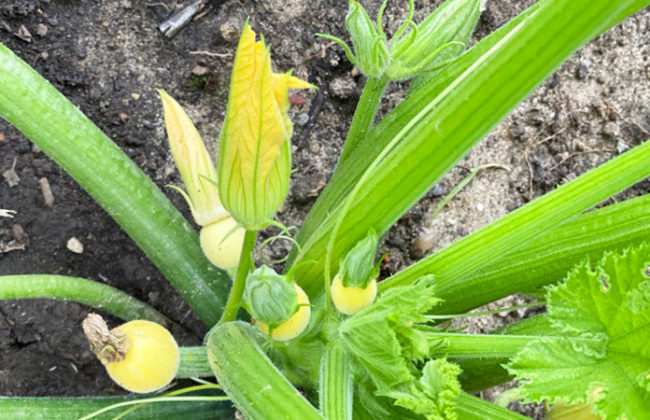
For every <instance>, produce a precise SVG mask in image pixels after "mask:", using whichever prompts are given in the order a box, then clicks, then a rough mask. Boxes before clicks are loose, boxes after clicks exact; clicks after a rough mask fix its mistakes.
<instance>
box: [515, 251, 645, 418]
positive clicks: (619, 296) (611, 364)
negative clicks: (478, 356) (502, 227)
mask: <svg viewBox="0 0 650 420" xmlns="http://www.w3.org/2000/svg"><path fill="white" fill-rule="evenodd" d="M649 269H650V245H648V244H643V245H641V246H640V247H636V248H629V249H627V250H625V251H623V252H622V253H606V254H605V255H604V257H603V258H602V260H601V261H600V262H599V263H598V264H597V265H596V266H595V267H592V265H591V264H590V263H589V262H588V261H587V262H585V263H583V264H580V265H578V266H577V267H576V268H575V269H574V270H573V271H571V272H570V273H569V275H568V276H567V279H566V281H565V282H564V283H562V284H560V285H558V286H553V287H550V288H549V291H548V295H547V301H548V316H549V317H550V320H551V322H552V324H553V331H552V332H553V334H554V335H556V337H553V338H552V339H551V338H548V339H546V338H541V339H538V340H535V341H533V342H532V343H530V344H529V345H527V346H526V347H524V349H523V350H522V351H521V352H519V353H518V354H517V355H516V356H515V357H514V359H513V360H512V361H511V363H510V364H509V365H508V369H509V370H510V371H511V372H512V373H514V374H515V375H516V377H517V379H520V380H522V381H523V382H522V384H521V387H520V389H519V394H520V395H521V396H523V397H525V398H526V400H531V401H542V400H547V401H549V402H551V403H556V402H558V403H563V404H585V403H588V404H591V406H592V409H593V410H594V412H595V413H596V414H598V415H600V416H602V417H605V418H608V419H609V418H611V419H614V418H626V419H629V420H633V419H644V418H647V413H650V386H649V384H650V363H649V361H650V342H649V341H648V337H650V277H649V274H650V272H649V271H648V270H649Z"/></svg>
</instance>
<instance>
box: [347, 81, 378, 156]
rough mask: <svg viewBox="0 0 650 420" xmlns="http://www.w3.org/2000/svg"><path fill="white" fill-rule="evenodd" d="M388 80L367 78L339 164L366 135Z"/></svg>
mask: <svg viewBox="0 0 650 420" xmlns="http://www.w3.org/2000/svg"><path fill="white" fill-rule="evenodd" d="M389 82H390V80H389V79H388V78H385V77H382V78H378V79H375V78H369V79H368V80H367V81H366V85H365V86H364V87H363V92H362V93H361V97H360V98H359V103H358V104H357V109H356V111H355V112H354V117H353V118H352V123H351V124H350V130H349V131H348V135H347V137H346V138H345V143H344V145H343V150H342V151H341V156H340V157H339V164H340V163H341V162H343V161H344V160H345V159H346V158H347V156H348V154H349V153H350V151H351V150H352V149H354V147H355V146H356V145H357V143H358V142H359V141H360V140H362V139H363V138H365V137H366V133H367V132H368V130H370V129H371V128H372V126H373V123H374V121H375V115H377V109H379V104H380V103H381V98H382V96H383V95H384V91H385V90H386V87H387V86H388V83H389Z"/></svg>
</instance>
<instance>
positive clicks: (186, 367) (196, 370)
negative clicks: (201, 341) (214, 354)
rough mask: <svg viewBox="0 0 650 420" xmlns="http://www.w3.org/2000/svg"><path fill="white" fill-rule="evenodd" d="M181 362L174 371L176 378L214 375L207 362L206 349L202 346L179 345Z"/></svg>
mask: <svg viewBox="0 0 650 420" xmlns="http://www.w3.org/2000/svg"><path fill="white" fill-rule="evenodd" d="M179 350H180V352H181V364H180V366H179V367H178V372H176V377H177V378H194V377H196V378H206V377H214V373H212V369H211V368H210V364H209V363H208V350H207V349H206V348H205V347H204V346H196V347H180V349H179Z"/></svg>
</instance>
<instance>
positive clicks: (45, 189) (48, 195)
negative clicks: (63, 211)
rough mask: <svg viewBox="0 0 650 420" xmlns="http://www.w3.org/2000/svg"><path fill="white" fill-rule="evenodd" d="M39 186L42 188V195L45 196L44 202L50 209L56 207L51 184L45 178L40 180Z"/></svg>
mask: <svg viewBox="0 0 650 420" xmlns="http://www.w3.org/2000/svg"><path fill="white" fill-rule="evenodd" d="M38 185H40V186H41V194H43V201H44V202H45V205H46V206H48V207H52V206H53V205H54V194H52V188H50V182H49V181H48V180H47V178H45V177H43V178H41V179H39V180H38Z"/></svg>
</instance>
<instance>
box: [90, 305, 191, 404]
mask: <svg viewBox="0 0 650 420" xmlns="http://www.w3.org/2000/svg"><path fill="white" fill-rule="evenodd" d="M82 327H83V330H84V333H85V334H86V337H87V338H88V342H89V343H90V348H91V349H92V351H93V352H94V353H95V354H96V355H97V357H98V358H99V360H100V361H101V362H102V364H103V365H104V367H105V368H106V371H107V372H108V375H109V376H110V377H111V379H112V380H113V381H115V383H117V384H118V385H119V386H121V387H122V388H124V389H126V390H127V391H131V392H136V393H139V394H145V393H149V392H153V391H156V390H159V389H161V388H163V387H165V386H167V385H168V384H169V383H170V382H171V381H172V379H174V377H175V376H176V372H177V371H178V366H179V364H180V352H179V349H178V345H177V344H176V340H174V337H172V335H171V334H170V333H169V331H167V329H165V328H164V327H162V326H161V325H159V324H156V323H155V322H151V321H145V320H135V321H129V322H127V323H126V324H122V325H120V326H119V327H116V328H113V329H112V330H110V331H109V330H108V326H107V325H106V322H105V321H104V320H103V319H102V317H101V316H99V315H97V314H89V315H88V316H87V317H86V319H85V320H84V321H83V324H82Z"/></svg>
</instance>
